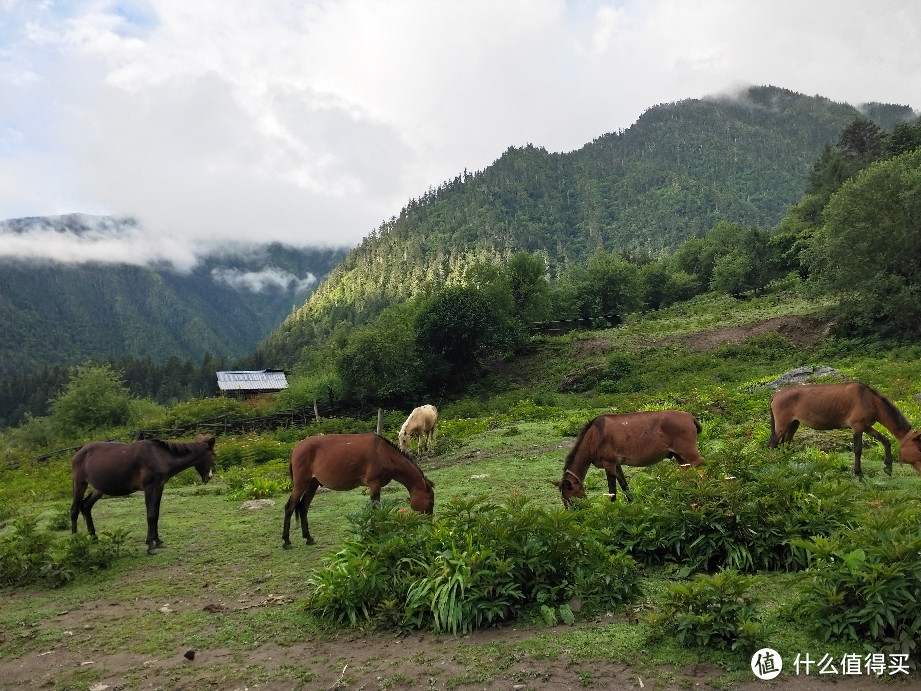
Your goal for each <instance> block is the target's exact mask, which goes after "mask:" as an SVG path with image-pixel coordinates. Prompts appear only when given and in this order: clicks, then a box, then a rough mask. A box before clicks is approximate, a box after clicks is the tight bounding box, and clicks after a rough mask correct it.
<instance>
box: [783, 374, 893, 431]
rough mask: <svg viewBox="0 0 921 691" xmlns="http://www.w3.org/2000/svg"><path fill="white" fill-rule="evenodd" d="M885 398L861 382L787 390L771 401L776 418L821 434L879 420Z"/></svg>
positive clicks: (813, 385)
mask: <svg viewBox="0 0 921 691" xmlns="http://www.w3.org/2000/svg"><path fill="white" fill-rule="evenodd" d="M882 400H883V397H882V395H881V394H879V393H878V392H877V391H875V390H873V389H871V388H870V387H869V386H867V385H866V384H863V383H861V382H836V383H833V384H799V385H794V386H787V387H785V388H783V389H781V390H780V391H778V392H777V393H776V394H774V396H773V397H772V398H771V412H772V414H773V415H774V416H775V417H777V418H778V419H780V420H781V421H783V422H784V423H786V422H788V421H789V420H799V421H800V422H802V423H803V424H804V425H807V426H808V427H812V428H813V429H817V430H827V429H840V428H842V427H848V426H851V425H853V424H855V423H858V422H869V423H870V424H872V421H873V420H875V419H876V418H877V416H878V411H879V406H880V404H881V403H882Z"/></svg>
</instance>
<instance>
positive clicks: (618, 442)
mask: <svg viewBox="0 0 921 691" xmlns="http://www.w3.org/2000/svg"><path fill="white" fill-rule="evenodd" d="M700 430H701V427H700V423H699V422H698V421H697V418H695V417H694V416H693V415H691V414H690V413H685V412H682V411H680V410H651V411H647V412H638V413H623V414H606V415H599V416H598V417H596V418H595V419H594V420H591V421H590V422H588V423H587V424H586V425H585V426H584V427H583V428H582V431H581V432H579V437H578V439H576V444H575V446H573V447H572V450H571V451H570V452H569V454H568V455H567V456H566V461H565V463H564V464H563V479H562V480H560V481H559V482H558V483H554V484H556V486H557V487H559V488H560V492H561V494H562V496H563V503H564V504H567V505H568V504H569V501H570V499H572V498H573V497H576V498H579V499H582V498H584V497H585V487H584V485H583V482H584V481H585V475H586V473H587V472H588V468H589V466H591V465H594V466H597V467H599V468H603V469H604V472H605V474H606V475H607V478H608V493H609V495H610V496H611V501H614V499H615V498H616V497H617V484H618V483H620V486H621V489H623V490H624V494H625V495H626V497H627V499H628V500H630V499H631V497H630V490H629V489H627V478H626V477H624V471H623V468H622V467H621V466H624V465H629V466H633V467H645V466H650V465H653V464H654V463H658V462H659V461H661V460H662V459H663V458H675V459H677V460H678V461H679V462H680V463H681V464H682V465H683V466H689V465H690V466H695V467H696V466H700V465H702V464H703V460H701V458H700V451H699V450H698V448H697V435H698V434H699V433H700Z"/></svg>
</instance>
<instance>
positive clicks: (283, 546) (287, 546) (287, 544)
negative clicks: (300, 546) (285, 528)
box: [281, 542, 293, 549]
mask: <svg viewBox="0 0 921 691" xmlns="http://www.w3.org/2000/svg"><path fill="white" fill-rule="evenodd" d="M292 546H293V545H292V544H291V543H290V542H286V543H285V544H283V545H282V546H281V548H282V549H291V547H292Z"/></svg>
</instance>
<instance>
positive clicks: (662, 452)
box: [596, 410, 701, 465]
mask: <svg viewBox="0 0 921 691" xmlns="http://www.w3.org/2000/svg"><path fill="white" fill-rule="evenodd" d="M599 420H600V421H601V422H602V424H601V425H600V426H599V428H598V429H599V433H600V435H601V441H600V448H602V449H606V450H607V452H608V453H609V454H612V455H614V456H616V457H618V458H619V459H622V460H621V462H623V463H626V464H627V465H652V464H653V463H657V462H658V461H661V460H662V459H663V458H665V457H666V456H668V455H669V454H670V453H673V452H674V453H678V454H679V455H680V456H682V457H683V458H684V457H685V456H690V458H688V459H686V460H697V457H699V453H698V452H697V434H698V433H699V432H700V429H701V428H700V423H699V422H698V420H697V418H695V417H694V416H693V415H691V414H690V413H687V412H684V411H682V410H650V411H640V412H634V413H609V414H605V415H601V416H599V417H598V418H596V421H599Z"/></svg>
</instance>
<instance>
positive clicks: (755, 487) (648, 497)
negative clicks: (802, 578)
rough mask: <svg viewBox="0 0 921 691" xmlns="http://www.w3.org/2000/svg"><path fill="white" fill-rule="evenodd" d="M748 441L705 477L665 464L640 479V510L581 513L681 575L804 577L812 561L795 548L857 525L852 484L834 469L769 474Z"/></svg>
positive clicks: (626, 505)
mask: <svg viewBox="0 0 921 691" xmlns="http://www.w3.org/2000/svg"><path fill="white" fill-rule="evenodd" d="M743 443H744V442H742V441H738V442H735V443H733V442H727V443H726V444H725V447H724V451H723V452H722V453H720V454H714V455H713V456H711V459H710V460H709V462H708V464H707V466H706V470H705V474H704V475H700V474H698V473H697V472H696V471H694V470H682V469H679V468H676V467H675V466H674V465H673V464H668V463H661V464H659V465H657V466H655V467H654V468H651V469H650V470H648V471H646V472H644V473H643V474H638V475H637V476H636V479H635V481H634V483H633V486H632V487H631V491H632V492H633V494H634V497H635V499H636V500H635V501H634V502H632V503H631V502H626V501H616V502H603V503H600V505H599V506H598V508H596V509H591V508H589V507H583V508H581V509H580V511H581V512H582V514H583V515H582V517H581V518H580V520H581V521H582V522H583V523H584V524H585V525H587V526H591V527H592V529H593V530H595V531H597V532H598V533H599V534H601V535H602V536H603V539H604V540H606V541H610V543H611V544H612V545H616V546H617V547H618V548H619V549H623V550H626V551H627V552H629V553H630V554H631V555H633V557H634V558H636V559H637V560H638V561H641V562H646V563H651V564H662V563H668V562H674V563H677V564H681V565H682V568H683V569H684V573H685V574H689V573H692V572H693V571H695V570H704V571H712V570H714V569H716V568H717V567H720V566H726V567H731V568H734V569H739V570H742V571H753V570H757V569H780V570H799V569H802V568H804V567H805V566H806V563H807V559H806V553H805V550H804V549H803V548H802V547H801V546H800V545H799V543H797V542H796V540H798V539H801V538H809V537H812V536H816V535H830V534H831V533H833V532H834V531H836V530H838V529H839V528H840V527H841V526H842V525H843V524H846V523H847V522H848V521H849V520H851V519H853V515H854V511H855V509H854V489H853V485H852V483H851V482H850V481H849V479H848V480H847V481H843V480H838V479H835V475H836V474H835V473H829V472H828V471H829V463H830V462H824V463H822V462H819V461H815V462H811V463H800V464H797V463H792V462H788V463H786V464H784V465H777V466H764V465H763V456H762V455H755V456H753V457H749V456H748V455H747V454H746V452H745V451H744V449H743V447H742V444H743ZM826 475H830V476H831V477H830V478H826Z"/></svg>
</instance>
